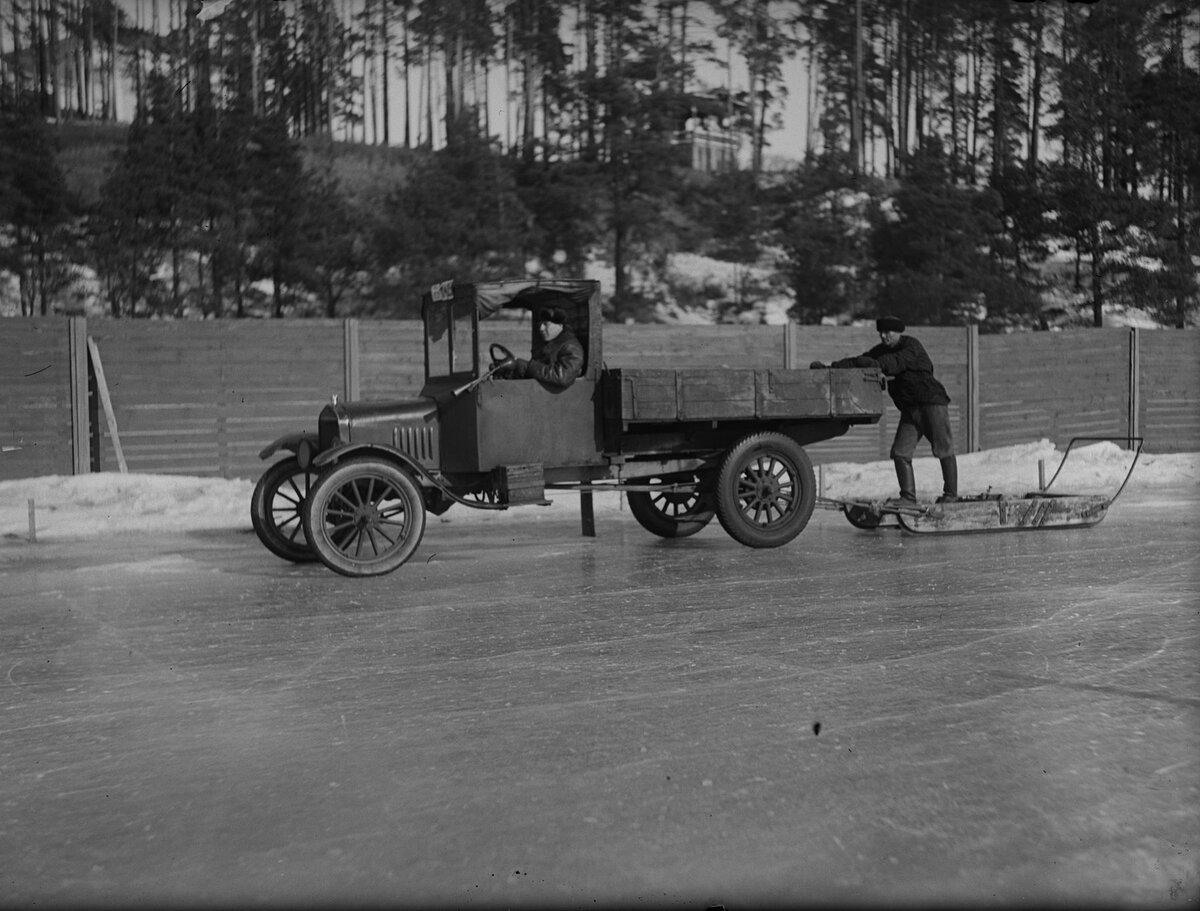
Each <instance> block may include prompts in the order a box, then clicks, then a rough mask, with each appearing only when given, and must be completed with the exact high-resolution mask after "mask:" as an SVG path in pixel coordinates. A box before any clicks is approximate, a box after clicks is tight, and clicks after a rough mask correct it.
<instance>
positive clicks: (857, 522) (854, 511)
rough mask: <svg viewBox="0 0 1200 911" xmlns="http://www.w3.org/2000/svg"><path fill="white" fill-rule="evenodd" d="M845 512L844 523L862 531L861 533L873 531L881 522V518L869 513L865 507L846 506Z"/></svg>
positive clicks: (876, 514)
mask: <svg viewBox="0 0 1200 911" xmlns="http://www.w3.org/2000/svg"><path fill="white" fill-rule="evenodd" d="M845 512H846V521H847V522H849V523H850V524H851V525H853V526H854V527H855V528H861V529H863V531H874V530H875V529H877V528H878V527H879V523H880V522H882V521H883V516H881V515H879V514H878V513H873V512H871V511H870V510H869V509H867V508H866V507H865V506H848V507H846V511H845Z"/></svg>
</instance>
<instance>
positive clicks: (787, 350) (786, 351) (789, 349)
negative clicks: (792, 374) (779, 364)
mask: <svg viewBox="0 0 1200 911" xmlns="http://www.w3.org/2000/svg"><path fill="white" fill-rule="evenodd" d="M783 369H784V370H795V369H796V324H795V323H793V322H792V321H791V320H788V321H787V322H786V323H784V324H783Z"/></svg>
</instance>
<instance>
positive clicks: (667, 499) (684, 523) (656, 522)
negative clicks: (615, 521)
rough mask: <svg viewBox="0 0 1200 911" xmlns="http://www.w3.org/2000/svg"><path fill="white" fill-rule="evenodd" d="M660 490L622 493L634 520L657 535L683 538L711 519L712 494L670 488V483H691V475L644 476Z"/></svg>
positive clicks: (693, 478)
mask: <svg viewBox="0 0 1200 911" xmlns="http://www.w3.org/2000/svg"><path fill="white" fill-rule="evenodd" d="M644 480H645V481H646V482H647V484H648V486H651V487H660V488H662V489H661V490H650V491H647V490H630V491H628V492H627V493H626V494H625V498H626V499H627V500H628V501H629V511H630V512H631V513H633V517H634V518H635V519H637V521H638V524H639V525H641V526H642V528H644V529H646V531H648V532H650V533H651V534H656V535H658V536H659V537H660V538H686V537H688V536H689V535H694V534H695V533H696V532H698V531H700V529H702V528H704V526H706V525H707V524H708V523H709V522H711V521H712V518H713V515H714V514H715V513H714V512H713V506H712V497H711V496H710V495H708V494H707V493H703V492H701V491H700V490H698V489H693V490H671V489H670V487H671V486H672V485H674V484H680V483H683V484H688V483H691V484H694V483H696V481H697V478H696V476H695V475H692V474H681V475H667V476H664V477H660V478H646V479H644Z"/></svg>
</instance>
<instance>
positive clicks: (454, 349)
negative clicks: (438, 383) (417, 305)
mask: <svg viewBox="0 0 1200 911" xmlns="http://www.w3.org/2000/svg"><path fill="white" fill-rule="evenodd" d="M474 321H475V305H474V303H473V302H472V301H471V300H470V299H468V298H458V299H450V300H441V301H433V302H432V303H430V304H429V305H428V306H427V307H426V311H425V357H426V361H425V372H426V374H427V375H428V376H431V377H444V376H460V375H470V374H473V373H474V372H475V368H476V363H475V345H474Z"/></svg>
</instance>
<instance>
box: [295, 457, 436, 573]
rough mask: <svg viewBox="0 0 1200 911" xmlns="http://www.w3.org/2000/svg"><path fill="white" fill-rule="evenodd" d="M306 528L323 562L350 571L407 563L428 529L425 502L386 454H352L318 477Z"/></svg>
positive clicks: (379, 569) (384, 568)
mask: <svg viewBox="0 0 1200 911" xmlns="http://www.w3.org/2000/svg"><path fill="white" fill-rule="evenodd" d="M304 531H305V534H307V535H308V540H309V542H310V543H311V545H312V547H313V549H314V550H315V551H316V552H317V556H318V557H319V558H320V560H321V562H322V563H324V564H325V565H326V566H328V567H329V568H330V569H332V570H334V571H335V572H339V573H341V574H342V575H345V576H380V575H383V574H384V573H390V572H391V571H392V570H394V569H396V568H397V567H399V566H400V565H402V564H403V563H404V562H405V561H406V560H408V558H409V557H411V556H412V553H413V551H415V550H416V549H417V545H418V544H420V543H421V537H422V536H423V535H424V534H425V503H424V501H423V500H422V498H421V492H420V490H419V489H418V488H417V485H416V484H415V483H414V482H413V480H412V478H410V477H409V476H408V475H407V474H406V473H405V472H404V471H403V470H402V469H400V468H399V467H397V466H396V465H394V464H393V463H391V462H389V461H387V460H385V459H377V458H370V457H367V458H357V459H348V460H347V461H345V462H342V463H340V464H338V465H335V466H334V467H333V468H331V469H330V470H328V471H326V472H323V473H322V474H321V475H319V476H318V477H317V480H316V482H315V483H314V484H313V486H312V488H311V489H310V490H309V493H308V501H307V504H306V506H305V510H304Z"/></svg>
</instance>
